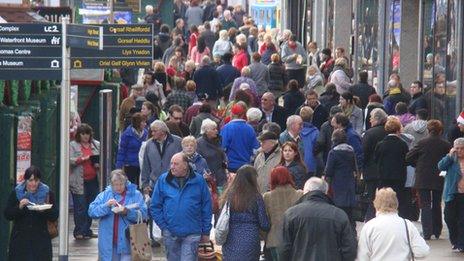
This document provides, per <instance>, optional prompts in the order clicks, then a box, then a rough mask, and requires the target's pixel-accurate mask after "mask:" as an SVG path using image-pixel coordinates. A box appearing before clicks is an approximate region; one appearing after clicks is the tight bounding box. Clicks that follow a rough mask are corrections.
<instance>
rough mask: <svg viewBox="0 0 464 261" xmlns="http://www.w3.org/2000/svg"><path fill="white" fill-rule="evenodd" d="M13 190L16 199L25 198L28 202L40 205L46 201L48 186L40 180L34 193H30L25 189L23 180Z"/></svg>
mask: <svg viewBox="0 0 464 261" xmlns="http://www.w3.org/2000/svg"><path fill="white" fill-rule="evenodd" d="M15 191H16V198H17V199H18V201H20V200H22V199H25V198H27V199H28V200H29V201H30V202H32V203H35V204H39V205H40V204H45V203H47V202H46V201H47V197H48V193H49V192H50V188H49V187H48V186H47V185H45V184H44V183H42V182H40V183H39V185H38V186H37V190H36V191H35V192H34V193H31V192H28V191H27V190H26V181H23V182H22V183H20V184H18V185H17V186H16V188H15Z"/></svg>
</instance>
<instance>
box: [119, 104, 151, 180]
mask: <svg viewBox="0 0 464 261" xmlns="http://www.w3.org/2000/svg"><path fill="white" fill-rule="evenodd" d="M145 126H146V119H145V116H143V115H142V113H140V112H137V113H135V114H134V115H133V116H132V124H131V125H130V126H129V127H128V128H127V129H126V130H125V131H124V132H123V133H122V135H121V139H120V141H119V147H118V154H117V158H116V168H117V169H124V173H125V174H126V176H127V178H128V179H129V181H130V182H131V183H132V184H135V185H137V186H138V185H139V178H140V165H139V160H138V154H139V151H140V147H141V146H142V142H144V141H145V140H146V139H147V136H148V130H147V129H146V128H145Z"/></svg>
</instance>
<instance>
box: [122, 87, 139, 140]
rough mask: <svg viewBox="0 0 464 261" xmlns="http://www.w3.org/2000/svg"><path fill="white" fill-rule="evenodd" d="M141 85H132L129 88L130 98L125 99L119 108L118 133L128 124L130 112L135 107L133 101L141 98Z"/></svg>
mask: <svg viewBox="0 0 464 261" xmlns="http://www.w3.org/2000/svg"><path fill="white" fill-rule="evenodd" d="M142 95H143V85H140V84H134V85H132V86H131V91H130V96H129V97H127V98H125V99H124V100H123V101H122V102H121V105H120V106H119V115H118V120H119V131H120V132H122V131H124V130H125V129H126V128H127V126H128V125H129V124H130V117H131V116H132V113H131V110H132V108H134V107H135V101H136V100H137V98H139V97H143V96H142Z"/></svg>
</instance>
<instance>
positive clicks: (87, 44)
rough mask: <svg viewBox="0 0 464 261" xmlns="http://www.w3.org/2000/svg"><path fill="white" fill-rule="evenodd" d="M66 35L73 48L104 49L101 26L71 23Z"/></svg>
mask: <svg viewBox="0 0 464 261" xmlns="http://www.w3.org/2000/svg"><path fill="white" fill-rule="evenodd" d="M66 35H67V36H66V39H67V45H68V46H69V47H71V48H81V49H96V50H102V49H103V28H102V27H101V26H93V25H77V24H69V25H68V26H67V31H66Z"/></svg>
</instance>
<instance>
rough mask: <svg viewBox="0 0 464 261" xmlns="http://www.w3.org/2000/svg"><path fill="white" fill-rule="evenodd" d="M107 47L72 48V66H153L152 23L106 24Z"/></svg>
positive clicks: (104, 42)
mask: <svg viewBox="0 0 464 261" xmlns="http://www.w3.org/2000/svg"><path fill="white" fill-rule="evenodd" d="M102 27H103V50H101V51H99V50H90V49H85V50H84V49H77V48H71V68H72V69H104V68H151V67H152V61H153V35H152V32H153V29H152V25H148V24H143V25H140V24H134V25H116V24H104V25H102Z"/></svg>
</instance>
